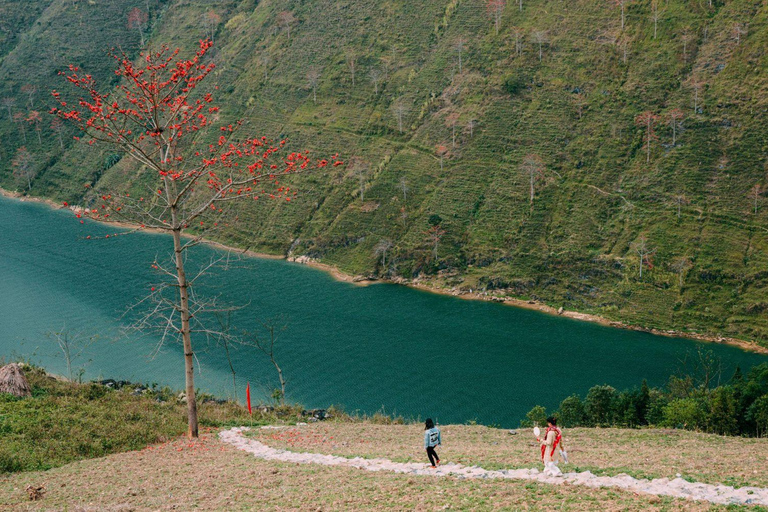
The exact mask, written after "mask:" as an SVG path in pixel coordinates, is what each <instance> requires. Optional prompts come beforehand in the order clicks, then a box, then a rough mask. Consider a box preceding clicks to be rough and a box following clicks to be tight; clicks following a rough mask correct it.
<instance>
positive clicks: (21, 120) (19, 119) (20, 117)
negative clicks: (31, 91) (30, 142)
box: [13, 112, 27, 144]
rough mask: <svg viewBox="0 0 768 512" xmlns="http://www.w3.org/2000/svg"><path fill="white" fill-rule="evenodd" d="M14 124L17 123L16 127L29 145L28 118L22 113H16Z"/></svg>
mask: <svg viewBox="0 0 768 512" xmlns="http://www.w3.org/2000/svg"><path fill="white" fill-rule="evenodd" d="M13 122H14V123H16V125H17V126H18V127H19V129H20V130H21V136H22V138H23V139H24V144H26V143H27V127H26V124H27V116H25V115H24V114H23V113H22V112H16V113H15V114H13Z"/></svg>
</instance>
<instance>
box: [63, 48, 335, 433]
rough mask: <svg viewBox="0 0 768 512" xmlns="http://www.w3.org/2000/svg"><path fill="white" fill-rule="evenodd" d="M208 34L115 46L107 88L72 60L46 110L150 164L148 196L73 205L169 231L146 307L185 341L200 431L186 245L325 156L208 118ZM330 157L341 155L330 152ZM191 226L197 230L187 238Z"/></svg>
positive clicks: (194, 426) (88, 137) (286, 197)
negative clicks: (184, 46) (71, 90)
mask: <svg viewBox="0 0 768 512" xmlns="http://www.w3.org/2000/svg"><path fill="white" fill-rule="evenodd" d="M211 44H212V43H211V42H210V41H209V40H205V41H201V42H200V46H199V48H198V49H197V51H196V52H195V54H194V56H193V57H192V58H189V59H186V58H182V57H181V56H180V55H179V50H178V49H176V50H170V49H169V48H168V47H163V48H161V49H160V50H158V51H152V52H146V53H141V54H140V58H139V59H137V60H136V61H132V60H131V59H130V58H129V57H127V56H126V55H125V54H115V55H114V57H115V60H116V64H117V68H116V70H115V74H116V75H118V76H119V77H121V82H120V84H119V85H117V86H116V87H115V89H114V90H113V91H112V92H103V91H102V90H101V89H100V88H99V87H98V86H97V84H96V82H95V80H94V78H93V77H92V76H91V75H88V74H83V73H82V72H81V71H80V70H79V69H78V68H77V67H75V66H70V68H69V72H68V73H62V74H64V75H66V79H67V81H68V82H69V83H70V84H71V85H72V86H74V87H75V88H76V90H79V93H80V95H81V97H80V99H79V100H78V101H77V102H75V104H74V105H69V104H68V102H67V101H66V100H65V99H64V97H63V96H62V95H61V94H60V93H59V92H57V91H54V92H53V95H54V97H55V98H56V99H57V101H58V103H59V106H58V107H56V108H53V109H52V110H51V113H52V114H55V115H56V116H58V117H59V118H61V119H62V120H64V121H67V122H69V123H71V124H73V125H74V126H75V127H76V128H77V129H78V130H80V131H81V132H82V133H83V134H84V135H83V137H82V139H84V141H85V142H87V143H88V144H92V145H93V144H102V145H107V146H111V147H113V148H114V149H117V150H118V151H122V152H123V153H124V154H126V155H128V156H130V157H131V158H133V159H134V160H136V161H137V162H139V163H140V164H142V165H143V166H144V167H145V168H146V169H148V170H149V173H150V174H151V177H152V179H153V180H154V184H153V185H154V186H153V189H152V192H150V193H148V194H147V195H146V196H143V197H142V196H140V197H135V196H134V195H131V194H130V193H128V192H126V190H120V191H114V192H112V193H111V194H110V193H105V194H102V195H101V196H100V199H101V201H100V204H97V205H96V207H92V208H90V209H88V210H78V212H77V215H78V217H79V216H82V215H88V216H90V217H92V218H95V219H99V220H104V219H106V220H111V219H114V218H115V217H119V216H125V217H126V218H128V219H130V220H132V221H133V222H137V223H139V228H150V229H155V230H160V231H164V232H166V233H169V234H170V235H171V238H172V241H173V258H172V260H173V263H172V264H171V265H169V266H163V265H161V264H159V263H158V262H154V264H153V265H152V266H153V268H155V269H156V270H157V271H158V272H159V273H160V274H161V275H164V276H165V277H166V278H168V280H169V281H168V283H167V284H166V285H163V286H162V287H159V288H158V289H155V288H154V287H153V288H152V289H151V294H150V295H149V297H148V298H153V297H154V298H155V299H156V300H155V304H157V306H156V307H154V309H153V313H150V314H154V315H156V316H159V317H160V320H161V321H162V322H163V323H164V324H165V327H164V329H165V330H164V334H163V339H165V337H166V336H167V335H169V334H170V335H175V337H176V338H177V339H180V340H181V342H182V344H183V347H184V365H185V375H186V397H187V406H188V411H187V412H188V424H189V429H188V436H189V437H190V438H192V437H197V435H198V422H197V404H196V401H195V386H194V372H193V362H194V352H193V349H192V336H191V335H192V332H193V330H192V327H191V326H192V323H191V320H192V317H193V316H195V313H197V312H198V308H199V307H200V304H199V303H195V298H194V295H193V294H192V285H193V283H194V278H191V279H190V278H189V277H188V276H187V273H186V272H185V251H187V250H188V249H189V248H190V247H192V246H194V245H196V244H197V243H199V242H200V240H201V238H202V237H203V235H204V234H205V233H206V232H209V231H208V230H210V229H216V227H217V226H219V225H220V223H221V222H222V220H223V217H224V215H226V210H227V207H228V205H230V204H231V203H232V202H233V201H238V200H245V199H249V200H258V199H261V198H265V197H266V198H270V199H279V200H282V201H290V200H291V199H292V198H293V197H294V196H295V192H293V191H291V188H290V187H288V186H286V185H284V184H283V185H281V184H280V181H281V180H282V178H283V177H284V176H285V175H290V174H295V173H300V172H304V171H308V170H310V169H311V168H316V167H324V166H326V165H328V164H329V162H328V161H327V160H320V161H319V162H316V163H312V162H310V158H309V156H308V154H307V152H303V153H298V152H293V153H290V154H287V155H284V156H280V153H281V150H284V148H283V146H284V144H285V141H282V142H280V143H279V144H272V143H271V142H270V141H269V140H267V138H266V137H238V134H239V130H238V128H239V127H240V123H235V124H228V125H225V126H216V125H215V124H214V122H213V119H212V116H216V115H218V114H217V113H218V111H219V107H217V106H215V105H214V103H213V101H214V100H213V91H215V88H209V90H204V82H205V79H206V78H207V77H208V76H209V75H210V73H211V71H213V69H214V64H213V63H207V62H206V60H205V55H206V53H207V52H208V50H209V49H210V48H211ZM76 138H77V137H76ZM333 162H334V165H341V162H340V161H338V160H336V157H334V158H333ZM127 188H128V187H127V186H126V189H127ZM187 232H190V234H192V235H193V236H192V237H190V238H185V237H184V235H185V233H187ZM164 292H165V294H164ZM169 294H173V295H169ZM163 308H165V309H163ZM194 320H195V321H197V319H196V318H195V319H194Z"/></svg>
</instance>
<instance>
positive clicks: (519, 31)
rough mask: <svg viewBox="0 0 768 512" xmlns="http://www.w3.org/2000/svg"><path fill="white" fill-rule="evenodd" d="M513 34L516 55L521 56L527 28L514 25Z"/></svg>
mask: <svg viewBox="0 0 768 512" xmlns="http://www.w3.org/2000/svg"><path fill="white" fill-rule="evenodd" d="M512 35H514V36H515V55H517V56H520V55H522V53H523V36H524V35H525V29H523V28H522V27H512Z"/></svg>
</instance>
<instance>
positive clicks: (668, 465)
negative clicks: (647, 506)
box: [248, 423, 768, 487]
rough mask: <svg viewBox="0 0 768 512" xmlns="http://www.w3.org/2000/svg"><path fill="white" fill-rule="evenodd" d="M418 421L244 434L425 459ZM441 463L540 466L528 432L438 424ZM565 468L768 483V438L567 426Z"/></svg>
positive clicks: (291, 445) (311, 448) (336, 451)
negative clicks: (405, 423)
mask: <svg viewBox="0 0 768 512" xmlns="http://www.w3.org/2000/svg"><path fill="white" fill-rule="evenodd" d="M420 428H421V427H420V426H419V425H372V424H366V425H360V424H343V423H342V424H337V423H334V424H328V423H323V424H314V425H310V426H307V427H301V428H295V429H283V430H280V431H277V432H275V431H271V432H270V431H268V430H266V431H265V430H256V431H253V432H249V433H248V435H249V436H252V437H254V438H256V439H258V440H259V441H261V442H263V443H266V444H268V445H269V446H274V447H276V448H284V449H289V450H293V451H306V452H313V453H329V454H333V455H340V456H344V457H355V456H361V457H366V458H375V457H383V458H388V459H390V460H394V461H396V462H424V461H426V458H425V457H426V455H425V454H424V449H423V446H422V444H421V443H422V441H423V439H422V437H423V436H420V435H419V434H420V433H421V432H420ZM441 431H442V435H443V438H444V447H442V448H441V449H439V450H438V453H439V454H440V459H441V460H442V461H443V462H456V463H459V464H463V465H468V466H472V465H478V466H480V467H482V468H485V469H518V468H531V467H537V464H540V460H539V455H540V454H539V453H538V449H537V448H538V443H537V442H536V439H535V438H534V437H533V435H532V434H531V432H530V431H529V430H528V429H525V430H518V434H517V435H510V434H509V431H508V430H501V429H495V428H488V427H484V426H480V425H478V426H470V425H447V426H445V427H441ZM564 443H565V446H566V447H567V450H568V457H569V459H570V461H571V463H570V465H566V466H563V469H565V470H566V471H587V470H588V471H591V472H592V473H594V474H597V475H606V476H616V475H618V474H620V473H627V474H628V475H631V476H634V477H635V478H675V476H676V475H677V474H678V473H679V474H680V475H681V476H682V477H683V478H685V479H687V480H690V481H697V482H704V483H710V484H717V483H724V484H727V485H732V486H736V487H743V486H757V487H768V475H766V474H765V471H763V470H762V468H763V467H764V466H765V465H766V463H768V441H766V440H765V439H744V438H736V437H723V436H716V435H711V434H700V433H696V432H686V431H682V430H658V429H613V428H611V429H599V428H598V429H594V428H576V429H566V431H565V439H564Z"/></svg>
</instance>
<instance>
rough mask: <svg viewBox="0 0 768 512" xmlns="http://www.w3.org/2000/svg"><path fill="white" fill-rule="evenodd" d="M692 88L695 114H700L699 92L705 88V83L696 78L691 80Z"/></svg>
mask: <svg viewBox="0 0 768 512" xmlns="http://www.w3.org/2000/svg"><path fill="white" fill-rule="evenodd" d="M689 82H690V84H691V88H693V113H694V114H698V113H699V91H701V89H702V88H703V87H704V85H705V84H704V82H703V81H701V80H699V79H698V78H696V77H691V79H690V81H689Z"/></svg>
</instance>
